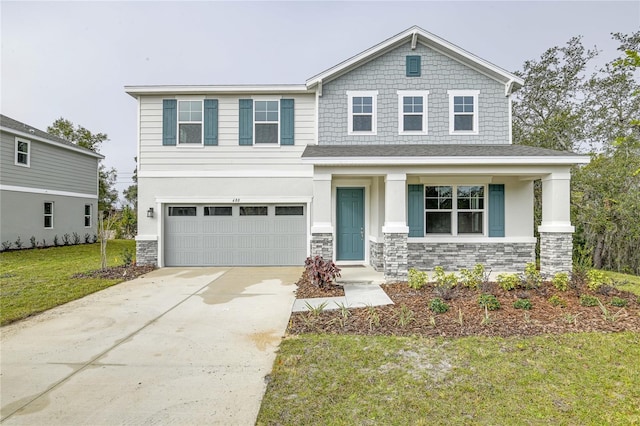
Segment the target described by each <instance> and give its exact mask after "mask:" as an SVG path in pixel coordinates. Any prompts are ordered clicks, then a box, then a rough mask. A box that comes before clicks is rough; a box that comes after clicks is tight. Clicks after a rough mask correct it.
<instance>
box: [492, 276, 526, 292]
mask: <svg viewBox="0 0 640 426" xmlns="http://www.w3.org/2000/svg"><path fill="white" fill-rule="evenodd" d="M497 281H498V285H499V286H500V288H502V289H503V290H506V291H510V290H513V289H514V288H516V287H518V286H519V285H520V283H521V281H520V277H519V276H518V274H500V275H498V278H497Z"/></svg>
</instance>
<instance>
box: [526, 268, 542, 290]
mask: <svg viewBox="0 0 640 426" xmlns="http://www.w3.org/2000/svg"><path fill="white" fill-rule="evenodd" d="M522 281H523V282H524V287H525V288H527V289H532V288H538V287H540V284H542V275H540V271H538V269H537V268H536V264H535V263H533V262H529V263H527V264H526V266H525V267H524V280H522Z"/></svg>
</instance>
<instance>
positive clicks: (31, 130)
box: [0, 115, 104, 158]
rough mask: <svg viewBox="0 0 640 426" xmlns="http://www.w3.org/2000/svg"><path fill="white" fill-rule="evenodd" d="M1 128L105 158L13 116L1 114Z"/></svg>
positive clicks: (15, 133) (25, 136) (26, 137)
mask: <svg viewBox="0 0 640 426" xmlns="http://www.w3.org/2000/svg"><path fill="white" fill-rule="evenodd" d="M0 129H1V130H2V131H5V132H8V133H12V134H14V135H17V136H21V137H24V138H25V139H33V140H38V141H40V142H45V143H48V144H51V145H56V146H59V147H61V148H66V149H70V150H72V151H76V152H79V153H81V154H86V155H89V156H92V157H96V158H104V155H101V154H98V153H97V152H94V151H91V150H90V149H87V148H83V147H81V146H78V145H76V144H74V143H72V142H69V141H68V140H66V139H62V138H59V137H58V136H54V135H52V134H49V133H47V132H43V131H42V130H38V129H36V128H35V127H32V126H29V125H28V124H25V123H22V122H20V121H18V120H14V119H13V118H10V117H7V116H6V115H0Z"/></svg>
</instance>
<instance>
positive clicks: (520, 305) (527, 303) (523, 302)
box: [513, 299, 533, 311]
mask: <svg viewBox="0 0 640 426" xmlns="http://www.w3.org/2000/svg"><path fill="white" fill-rule="evenodd" d="M513 307H514V308H516V309H524V310H525V311H528V310H530V309H531V308H533V304H532V303H531V300H529V299H518V300H516V301H515V302H514V303H513Z"/></svg>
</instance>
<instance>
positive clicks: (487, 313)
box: [480, 306, 491, 325]
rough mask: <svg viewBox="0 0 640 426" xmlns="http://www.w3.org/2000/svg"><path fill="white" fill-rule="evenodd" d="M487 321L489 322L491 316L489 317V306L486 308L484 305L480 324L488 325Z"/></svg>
mask: <svg viewBox="0 0 640 426" xmlns="http://www.w3.org/2000/svg"><path fill="white" fill-rule="evenodd" d="M489 323H491V317H489V308H487V307H486V306H485V307H484V318H482V321H481V322H480V325H488V324H489Z"/></svg>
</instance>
